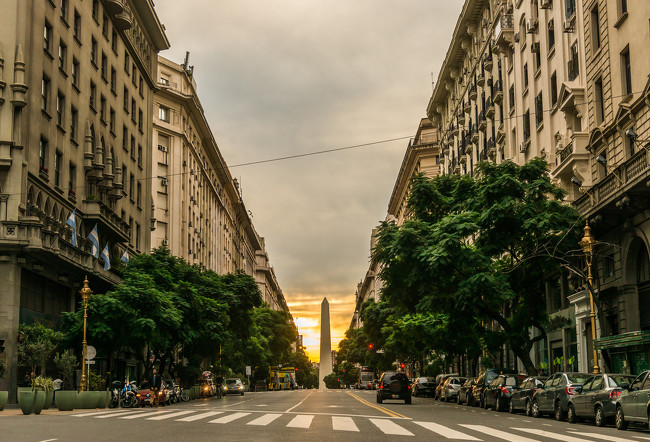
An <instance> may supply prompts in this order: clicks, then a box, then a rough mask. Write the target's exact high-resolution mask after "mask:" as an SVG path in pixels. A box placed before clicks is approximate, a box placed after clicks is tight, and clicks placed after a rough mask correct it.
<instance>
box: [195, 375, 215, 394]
mask: <svg viewBox="0 0 650 442" xmlns="http://www.w3.org/2000/svg"><path fill="white" fill-rule="evenodd" d="M199 387H201V389H200V391H199V397H212V396H214V395H216V394H217V386H216V385H214V382H213V381H212V379H201V380H200V381H199Z"/></svg>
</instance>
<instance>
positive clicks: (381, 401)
mask: <svg viewBox="0 0 650 442" xmlns="http://www.w3.org/2000/svg"><path fill="white" fill-rule="evenodd" d="M383 402H384V401H383V399H382V398H381V396H377V403H378V404H381V403H383Z"/></svg>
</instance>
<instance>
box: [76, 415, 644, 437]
mask: <svg viewBox="0 0 650 442" xmlns="http://www.w3.org/2000/svg"><path fill="white" fill-rule="evenodd" d="M68 416H72V417H74V418H88V419H116V420H117V419H130V420H135V419H140V420H142V421H154V422H155V421H174V422H194V423H203V424H207V425H213V424H214V425H219V424H229V423H231V422H237V423H238V424H243V425H247V426H254V427H267V426H273V425H280V426H283V427H286V428H293V429H303V430H309V429H310V428H311V427H312V425H313V424H314V422H319V424H321V425H322V424H323V423H325V424H326V425H329V426H331V429H332V431H333V432H340V434H343V433H345V432H347V433H348V434H350V433H359V432H360V431H361V430H360V427H362V428H365V429H366V430H367V429H368V428H371V429H374V430H375V431H379V432H380V433H383V434H384V435H387V436H404V437H413V436H417V438H419V437H422V434H423V433H422V431H423V430H424V431H425V433H427V434H429V436H430V437H432V438H435V440H466V441H482V440H504V441H516V442H536V441H537V442H541V441H547V440H554V441H564V442H596V441H602V440H607V441H613V442H624V441H641V440H648V441H650V437H648V436H641V435H639V434H636V435H635V434H633V433H627V434H624V435H621V436H626V437H619V436H613V435H603V434H598V433H592V432H580V431H575V430H573V431H571V430H569V431H562V430H559V429H548V430H545V429H544V430H543V429H536V428H530V427H524V426H519V427H516V426H513V427H509V426H506V425H501V424H497V426H498V428H493V427H490V426H487V425H478V424H462V423H455V424H445V425H443V424H440V423H437V422H424V421H417V420H411V419H405V418H387V417H372V416H359V415H353V416H344V415H331V414H326V413H314V414H309V413H287V412H275V413H274V412H259V411H250V412H244V411H237V410H227V409H213V410H209V411H207V410H206V409H205V408H203V409H200V410H194V409H192V410H178V409H156V410H138V409H136V410H129V411H124V410H104V411H93V412H84V413H76V414H70V415H68ZM368 423H369V424H371V425H368Z"/></svg>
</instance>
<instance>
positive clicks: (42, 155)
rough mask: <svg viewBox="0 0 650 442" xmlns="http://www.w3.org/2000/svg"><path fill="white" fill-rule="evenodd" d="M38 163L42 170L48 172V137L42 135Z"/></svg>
mask: <svg viewBox="0 0 650 442" xmlns="http://www.w3.org/2000/svg"><path fill="white" fill-rule="evenodd" d="M38 165H39V168H40V170H41V171H43V172H45V173H47V139H46V138H45V137H41V141H40V143H39V145H38Z"/></svg>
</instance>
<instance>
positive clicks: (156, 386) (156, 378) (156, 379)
mask: <svg viewBox="0 0 650 442" xmlns="http://www.w3.org/2000/svg"><path fill="white" fill-rule="evenodd" d="M161 385H162V378H161V376H160V375H159V374H158V372H157V371H156V369H155V368H154V369H153V376H152V377H151V394H152V395H153V397H152V401H153V405H154V406H156V407H157V406H158V405H160V397H159V392H160V387H161Z"/></svg>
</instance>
